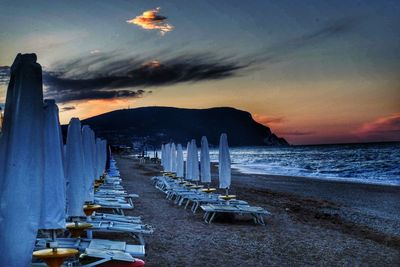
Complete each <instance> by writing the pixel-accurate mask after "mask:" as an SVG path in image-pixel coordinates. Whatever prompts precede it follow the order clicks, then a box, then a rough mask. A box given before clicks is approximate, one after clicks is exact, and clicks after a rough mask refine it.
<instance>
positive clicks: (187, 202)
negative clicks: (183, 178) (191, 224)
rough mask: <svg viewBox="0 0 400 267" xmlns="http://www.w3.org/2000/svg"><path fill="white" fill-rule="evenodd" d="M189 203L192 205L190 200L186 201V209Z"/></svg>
mask: <svg viewBox="0 0 400 267" xmlns="http://www.w3.org/2000/svg"><path fill="white" fill-rule="evenodd" d="M189 203H190V201H189V200H188V201H186V204H185V209H187V207H188V206H189Z"/></svg>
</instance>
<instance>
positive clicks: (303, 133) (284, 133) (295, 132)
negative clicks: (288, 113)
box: [280, 131, 316, 136]
mask: <svg viewBox="0 0 400 267" xmlns="http://www.w3.org/2000/svg"><path fill="white" fill-rule="evenodd" d="M313 134H316V132H312V131H291V132H280V135H283V136H305V135H313Z"/></svg>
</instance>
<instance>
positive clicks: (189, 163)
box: [161, 133, 231, 189]
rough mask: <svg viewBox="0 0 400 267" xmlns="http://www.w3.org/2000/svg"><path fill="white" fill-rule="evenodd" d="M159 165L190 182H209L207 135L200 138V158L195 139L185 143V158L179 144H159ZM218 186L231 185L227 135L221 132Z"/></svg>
mask: <svg viewBox="0 0 400 267" xmlns="http://www.w3.org/2000/svg"><path fill="white" fill-rule="evenodd" d="M161 165H162V167H163V170H164V171H165V172H171V173H175V174H176V176H177V177H181V178H185V180H187V181H191V182H202V183H205V184H210V183H211V165H210V151H209V146H208V141H207V137H206V136H203V137H202V138H201V147H200V160H199V152H198V147H197V145H196V140H195V139H192V140H191V141H190V142H188V143H187V145H186V160H185V159H184V153H183V148H182V145H181V144H177V145H175V143H173V142H172V143H167V144H165V145H164V144H163V145H162V146H161ZM218 179H219V188H221V189H229V187H230V185H231V158H230V154H229V146H228V137H227V135H226V134H225V133H223V134H221V136H220V142H219V153H218Z"/></svg>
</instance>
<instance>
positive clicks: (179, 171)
mask: <svg viewBox="0 0 400 267" xmlns="http://www.w3.org/2000/svg"><path fill="white" fill-rule="evenodd" d="M183 169H184V161H183V150H182V145H181V144H178V145H177V150H176V176H178V177H183Z"/></svg>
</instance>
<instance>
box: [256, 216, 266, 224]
mask: <svg viewBox="0 0 400 267" xmlns="http://www.w3.org/2000/svg"><path fill="white" fill-rule="evenodd" d="M258 216H259V217H260V222H261V225H264V226H265V222H264V218H263V217H262V215H261V214H258Z"/></svg>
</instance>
